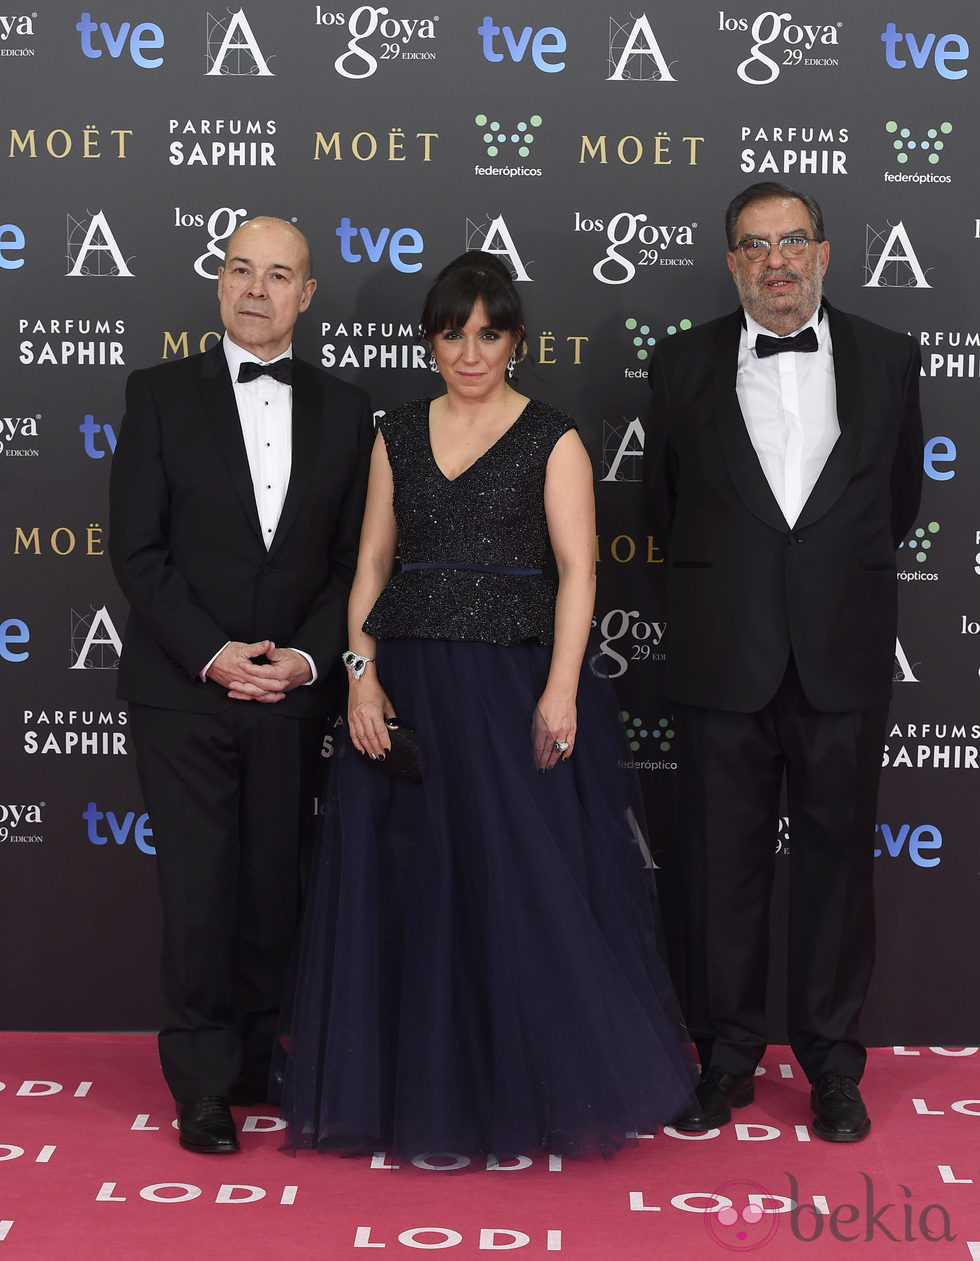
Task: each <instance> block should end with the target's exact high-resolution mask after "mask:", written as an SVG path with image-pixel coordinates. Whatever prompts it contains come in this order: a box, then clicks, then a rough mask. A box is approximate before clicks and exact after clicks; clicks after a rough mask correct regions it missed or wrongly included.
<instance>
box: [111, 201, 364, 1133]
mask: <svg viewBox="0 0 980 1261" xmlns="http://www.w3.org/2000/svg"><path fill="white" fill-rule="evenodd" d="M218 276H219V279H218V298H219V301H220V307H221V319H222V322H223V324H224V327H225V336H224V338H223V340H222V342H221V343H220V344H219V345H217V346H215V347H213V348H212V349H210V350H208V351H207V352H206V353H204V354H202V355H195V356H193V357H191V358H188V359H185V360H181V361H175V362H173V363H166V364H159V365H157V366H156V367H153V368H148V369H145V370H142V371H139V372H134V373H133V374H132V375H131V376H130V378H129V381H128V383H127V386H126V415H125V418H124V420H123V424H122V429H121V432H120V434H119V440H118V444H117V446H116V451H115V455H114V458H113V467H112V478H111V483H110V514H111V523H110V544H109V551H110V555H111V557H112V563H113V567H114V569H115V573H116V577H117V579H118V581H119V585H120V586H121V588H122V590H123V593H124V594H125V596H126V598H127V599H128V601H129V603H130V609H131V612H130V617H129V622H128V624H127V627H126V634H125V639H124V643H123V654H122V661H121V664H120V669H119V694H120V696H122V697H123V698H125V699H126V700H128V701H129V707H130V723H131V727H132V732H133V739H134V742H135V745H136V755H137V766H138V770H139V777H140V783H141V786H142V789H143V794H144V797H145V799H146V804H147V808H148V810H149V813H150V817H151V819H152V820H153V835H154V841H155V844H156V850H157V867H158V873H159V880H160V892H161V899H162V904H163V919H164V931H163V954H162V965H161V972H162V982H163V993H164V1002H165V1024H164V1027H163V1029H162V1031H161V1033H160V1039H159V1046H160V1059H161V1063H162V1065H163V1071H164V1075H165V1077H166V1079H167V1083H168V1085H169V1086H170V1089H171V1092H172V1093H173V1095H174V1098H175V1099H176V1101H177V1114H178V1119H179V1126H180V1142H181V1144H182V1145H183V1146H184V1147H188V1148H190V1149H192V1150H195V1151H204V1152H232V1151H236V1150H237V1149H238V1136H237V1132H236V1129H235V1123H234V1120H233V1118H232V1115H231V1111H230V1107H229V1102H241V1103H248V1102H254V1101H256V1100H262V1099H266V1098H267V1097H268V1096H267V1089H268V1087H267V1077H268V1072H269V1060H270V1056H271V1052H272V1046H273V1041H274V1036H275V1028H276V1019H277V1012H278V1008H279V1003H280V997H281V993H282V988H283V984H284V979H285V974H286V969H287V966H288V962H289V958H290V954H291V949H292V943H293V938H294V933H295V929H296V925H297V919H298V908H299V896H300V883H301V874H302V866H303V864H302V853H301V851H302V848H303V847H302V846H301V836H302V834H303V832H304V829H305V830H306V831H307V832H308V830H309V826H310V823H311V820H310V819H308V816H310V815H312V811H313V798H314V794H315V791H316V784H317V768H318V766H320V765H321V758H320V750H321V744H322V740H323V735H324V729H325V726H326V720H327V716H328V714H329V713H331V712H333V710H332V709H331V705H332V704H335V702H336V699H337V698H336V693H335V690H334V689H335V682H332V681H331V676H332V675H334V673H335V666H336V663H338V662H339V659H340V655H341V653H342V651H343V648H344V646H345V639H346V629H345V628H346V607H347V597H348V593H349V589H350V585H351V581H352V579H353V575H354V568H355V560H356V554H357V541H358V534H359V530H360V523H361V514H362V511H363V507H364V495H365V490H366V483H367V469H368V461H369V456H370V447H371V443H372V439H373V431H372V423H371V413H370V408H369V406H368V400H367V397H366V395H365V394H364V393H363V391H361V390H359V389H357V388H355V387H354V386H351V385H348V384H346V383H344V382H342V381H339V380H336V379H334V378H332V377H330V376H328V375H327V374H326V373H325V372H322V371H321V370H320V369H319V368H316V367H314V366H312V365H311V364H308V363H305V362H303V361H302V360H300V359H297V358H295V357H292V356H291V345H292V332H293V326H294V324H295V322H296V319H297V317H298V315H299V314H300V312H301V311H305V310H306V308H307V307H308V306H309V304H310V299H311V298H312V296H313V291H314V289H315V288H316V281H315V280H314V279H313V278H312V275H311V259H310V250H309V245H308V244H307V242H306V239H305V238H304V236H303V235H302V233H300V232H299V231H297V229H296V228H294V227H293V226H292V225H291V224H289V223H286V222H284V221H283V220H281V219H271V218H259V219H253V220H251V221H249V222H247V223H244V224H242V225H241V227H239V228H238V230H237V231H236V232H235V233H234V235H233V236H232V237H231V239H230V240H229V242H228V246H227V249H226V252H225V262H224V266H223V267H222V268H221V269H220V270H219V273H218Z"/></svg>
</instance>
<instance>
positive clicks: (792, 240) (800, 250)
mask: <svg viewBox="0 0 980 1261" xmlns="http://www.w3.org/2000/svg"><path fill="white" fill-rule="evenodd" d="M811 241H813V242H814V244H817V238H816V237H815V236H784V237H783V238H782V239H781V240H779V241H765V240H763V239H762V237H758V236H747V237H746V238H745V240H744V241H739V243H738V244H737V245H736V246H735V248H736V249H737V250H741V251H742V257H743V258H746V259H748V261H749V262H750V263H758V262H760V261H761V260H762V259H764V258H768V257H769V251H770V250H771V249H772V247H773V246H774V245H778V246H779V252H780V254H782V256H783V258H802V257H803V255H804V254H805V253H806V248H807V246H808V245H809V244H810V242H811Z"/></svg>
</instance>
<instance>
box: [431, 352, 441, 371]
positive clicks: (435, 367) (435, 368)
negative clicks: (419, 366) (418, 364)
mask: <svg viewBox="0 0 980 1261" xmlns="http://www.w3.org/2000/svg"><path fill="white" fill-rule="evenodd" d="M429 370H430V372H438V371H439V365H438V364H437V363H436V356H435V351H433V352H432V354H431V355H430V356H429Z"/></svg>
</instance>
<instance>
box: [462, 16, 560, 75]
mask: <svg viewBox="0 0 980 1261" xmlns="http://www.w3.org/2000/svg"><path fill="white" fill-rule="evenodd" d="M477 34H478V35H480V36H481V37H482V39H483V55H484V57H485V58H486V59H487V61H503V60H504V58H505V57H510V59H511V61H523V60H524V54H525V53H526V52H527V50H528V48H529V47H530V50H531V60H532V61H533V62H534V64H535V65H536V66H537V68H538V69H539V70H542V71H544V73H545V74H557V73H558V72H559V70H564V69H565V63H564V62H563V61H555V60H549V58H556V57H560V56H561V54H562V53H563V52H565V50H566V48H567V47H568V45H567V43H566V41H565V36H564V34H563V33H562V32H561V31H560V30H559V29H558V27H557V26H542V27H541V29H540V30H539V31H535V30H534V29H533V28H532V27H530V26H525V27H524V28H523V30H522V31H521V33H520V35H515V33H514V32H513V31H512V30H511V28H510V27H509V26H495V25H494V21H493V18H492V17H490V16H489V15H488V16H487V17H485V18H484V19H483V21H482V22H481V24H480V25H479V26H478V27H477ZM498 35H502V36H503V40H502V46H503V49H504V51H503V52H498V50H497V36H498Z"/></svg>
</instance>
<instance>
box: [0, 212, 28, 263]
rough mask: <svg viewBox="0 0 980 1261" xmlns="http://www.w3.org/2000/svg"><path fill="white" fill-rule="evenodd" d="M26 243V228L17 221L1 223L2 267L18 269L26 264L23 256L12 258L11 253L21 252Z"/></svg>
mask: <svg viewBox="0 0 980 1261" xmlns="http://www.w3.org/2000/svg"><path fill="white" fill-rule="evenodd" d="M24 245H25V238H24V230H23V228H18V226H17V224H16V223H3V224H0V267H2V268H3V270H4V271H16V270H17V268H18V267H23V266H24V260H23V259H22V258H11V257H10V255H11V254H19V253H20V252H21V250H23V248H24Z"/></svg>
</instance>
